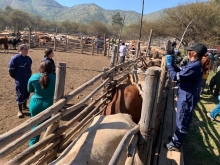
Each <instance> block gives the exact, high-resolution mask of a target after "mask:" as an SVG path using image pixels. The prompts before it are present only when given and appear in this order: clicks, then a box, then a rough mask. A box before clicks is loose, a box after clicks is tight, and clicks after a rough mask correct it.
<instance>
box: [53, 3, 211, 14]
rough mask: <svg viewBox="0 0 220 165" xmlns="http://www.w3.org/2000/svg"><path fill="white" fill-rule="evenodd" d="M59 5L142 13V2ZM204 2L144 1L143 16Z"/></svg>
mask: <svg viewBox="0 0 220 165" xmlns="http://www.w3.org/2000/svg"><path fill="white" fill-rule="evenodd" d="M56 1H57V2H58V3H59V4H61V5H63V6H67V7H72V6H74V5H79V4H85V3H86V4H88V3H94V4H96V5H98V6H100V7H102V8H104V9H110V10H115V9H121V10H133V11H136V12H138V13H141V12H142V2H143V0H56ZM196 1H198V2H205V1H208V0H145V1H144V14H149V13H152V12H155V11H159V10H162V9H165V8H171V7H175V6H178V5H179V4H185V3H193V2H196Z"/></svg>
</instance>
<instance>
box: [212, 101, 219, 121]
mask: <svg viewBox="0 0 220 165" xmlns="http://www.w3.org/2000/svg"><path fill="white" fill-rule="evenodd" d="M219 113H220V102H219V104H218V105H217V106H216V107H215V108H214V109H213V110H212V111H211V112H210V116H211V117H212V118H213V119H215V118H216V117H217V116H218V114H219Z"/></svg>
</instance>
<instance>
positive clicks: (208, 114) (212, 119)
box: [207, 113, 215, 121]
mask: <svg viewBox="0 0 220 165" xmlns="http://www.w3.org/2000/svg"><path fill="white" fill-rule="evenodd" d="M207 116H208V117H209V118H210V119H211V121H214V120H215V119H214V118H212V116H211V115H210V113H207Z"/></svg>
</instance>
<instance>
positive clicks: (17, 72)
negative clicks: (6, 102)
mask: <svg viewBox="0 0 220 165" xmlns="http://www.w3.org/2000/svg"><path fill="white" fill-rule="evenodd" d="M18 51H19V53H18V54H15V55H14V56H12V57H11V59H10V60H9V62H8V70H9V74H10V76H11V77H12V78H13V79H14V80H15V90H16V96H17V98H16V102H17V104H18V114H17V116H18V117H19V118H22V117H23V114H22V108H23V109H28V107H27V100H28V98H29V95H30V93H29V92H28V91H27V83H28V80H29V78H30V77H31V74H32V70H31V65H32V60H31V58H30V57H29V56H28V46H27V45H25V44H22V45H19V46H18Z"/></svg>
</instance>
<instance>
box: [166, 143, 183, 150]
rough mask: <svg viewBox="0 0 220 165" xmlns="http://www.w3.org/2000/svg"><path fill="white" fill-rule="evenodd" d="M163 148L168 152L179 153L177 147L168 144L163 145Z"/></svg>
mask: <svg viewBox="0 0 220 165" xmlns="http://www.w3.org/2000/svg"><path fill="white" fill-rule="evenodd" d="M164 148H165V149H167V150H168V151H177V152H180V148H179V147H177V146H171V145H170V144H166V143H165V144H164Z"/></svg>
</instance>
